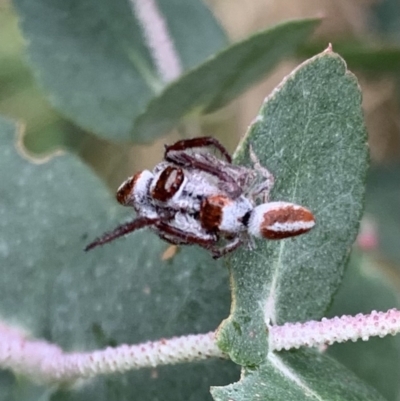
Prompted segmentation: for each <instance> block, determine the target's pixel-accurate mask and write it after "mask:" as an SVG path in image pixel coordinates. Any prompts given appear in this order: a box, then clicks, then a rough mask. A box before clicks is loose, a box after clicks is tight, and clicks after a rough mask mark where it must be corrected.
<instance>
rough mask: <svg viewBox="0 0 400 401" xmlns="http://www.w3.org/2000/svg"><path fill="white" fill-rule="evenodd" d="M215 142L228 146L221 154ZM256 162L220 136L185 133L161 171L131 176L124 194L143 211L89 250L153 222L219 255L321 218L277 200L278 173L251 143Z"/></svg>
mask: <svg viewBox="0 0 400 401" xmlns="http://www.w3.org/2000/svg"><path fill="white" fill-rule="evenodd" d="M211 149H214V150H216V151H218V152H219V153H220V156H216V155H215V154H214V153H213V152H212V151H211ZM250 156H251V160H252V162H253V168H248V167H244V166H237V165H234V164H232V160H231V156H230V155H229V153H228V152H227V150H226V149H225V148H224V147H223V146H222V145H221V144H220V143H219V142H218V141H217V140H216V139H214V138H211V137H200V138H193V139H185V140H181V141H178V142H176V143H175V144H173V145H170V146H166V147H165V153H164V160H163V161H162V162H161V163H159V164H157V165H156V166H155V168H154V169H153V171H149V170H144V171H141V172H138V173H136V174H135V175H134V176H132V177H129V178H128V179H127V180H126V181H125V182H123V183H122V185H121V186H120V187H119V189H118V191H117V196H116V197H117V200H118V202H119V203H121V204H122V205H124V206H130V207H133V208H134V209H135V211H136V218H135V219H134V220H132V221H131V222H128V223H125V224H122V225H120V226H118V227H117V228H116V229H114V230H113V231H110V232H108V233H106V234H104V235H103V236H101V237H99V238H97V239H96V240H95V241H94V242H92V243H91V244H89V245H88V246H87V247H86V250H89V249H92V248H94V247H96V246H99V245H103V244H105V243H108V242H111V241H113V240H114V239H116V238H118V237H121V236H124V235H126V234H128V233H130V232H133V231H136V230H139V229H142V228H145V227H150V228H151V229H152V230H153V231H155V232H156V233H157V234H158V236H159V237H160V238H162V239H164V240H165V241H167V242H170V243H172V244H177V245H199V246H201V247H203V248H205V249H207V250H208V251H210V252H211V254H212V256H213V257H214V258H219V257H221V256H224V255H226V254H227V253H229V252H232V251H234V250H235V249H237V248H238V247H240V246H241V245H247V246H248V247H250V248H251V247H252V244H253V237H261V238H266V239H283V238H288V237H293V236H296V235H300V234H303V233H305V232H307V231H309V230H310V229H311V228H312V227H313V226H314V224H315V219H314V216H313V214H312V213H311V212H310V211H309V210H308V209H306V208H305V207H303V206H299V205H296V204H293V203H289V202H269V193H270V190H271V188H272V185H273V183H274V177H273V175H272V174H271V173H270V172H269V171H268V170H267V169H266V168H265V167H263V166H261V165H260V163H259V161H258V159H257V157H256V155H255V153H254V151H253V149H252V148H251V147H250Z"/></svg>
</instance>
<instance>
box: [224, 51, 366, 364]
mask: <svg viewBox="0 0 400 401" xmlns="http://www.w3.org/2000/svg"><path fill="white" fill-rule="evenodd" d="M250 145H251V146H252V147H253V149H254V151H255V152H256V154H257V156H258V157H259V158H260V162H261V164H262V165H264V166H266V167H268V169H270V171H271V172H272V173H273V174H274V176H275V186H274V188H273V191H272V194H271V200H279V201H289V202H293V203H296V204H299V205H303V206H305V207H307V208H309V209H310V210H311V211H312V212H313V213H314V215H315V217H316V227H315V228H313V230H311V232H310V233H308V234H306V235H302V236H299V237H295V238H291V239H286V240H281V241H266V240H260V241H258V242H257V248H256V249H255V250H250V251H249V250H246V249H241V250H239V251H238V252H236V253H234V254H233V256H232V257H231V258H230V266H231V286H232V291H233V294H232V297H233V299H234V303H233V309H232V311H231V315H230V317H229V318H228V319H227V320H226V321H225V322H224V323H223V325H222V327H220V330H219V345H220V347H221V348H222V349H223V350H224V351H225V352H228V353H229V354H230V356H231V358H232V359H233V360H234V361H235V362H237V363H239V364H242V365H246V366H252V365H257V364H259V363H262V361H263V360H264V359H265V356H266V352H267V349H268V346H267V332H266V322H267V321H270V322H271V323H272V324H282V323H284V322H287V321H306V320H309V319H319V318H321V317H322V316H323V315H324V312H325V311H326V309H327V308H328V306H329V305H330V303H331V300H332V296H333V294H334V293H335V292H336V290H337V288H338V285H339V283H340V281H341V277H342V274H343V269H344V265H345V261H346V259H347V255H348V250H349V248H350V246H351V244H352V243H353V241H354V239H355V237H356V234H357V231H358V227H359V221H360V218H361V214H362V209H363V197H364V181H365V175H366V169H367V159H368V150H367V136H366V131H365V126H364V121H363V114H362V110H361V94H360V89H359V87H358V84H357V80H356V78H355V77H354V76H353V75H352V74H351V73H349V72H348V71H347V70H346V65H345V63H344V61H343V60H342V59H341V58H340V57H339V56H338V55H337V54H335V53H332V52H331V51H329V50H328V51H326V52H324V53H321V54H319V55H317V56H316V57H314V58H312V59H310V60H308V61H306V62H305V63H303V64H302V65H301V66H300V67H299V68H297V69H296V70H295V71H294V72H293V73H292V74H290V75H289V76H288V77H287V78H286V79H285V80H284V81H283V83H282V84H281V85H280V86H279V87H278V88H277V89H276V90H275V91H274V92H273V93H272V94H271V95H270V96H269V97H268V98H267V99H266V101H265V103H264V105H263V106H262V108H261V111H260V114H259V116H258V117H257V118H256V120H255V123H254V124H253V125H252V126H251V127H250V129H249V132H248V133H247V135H246V136H245V138H244V139H243V141H242V142H241V144H240V145H239V147H238V150H237V152H236V155H235V160H236V162H237V163H239V164H246V165H250V161H249V156H248V149H249V146H250Z"/></svg>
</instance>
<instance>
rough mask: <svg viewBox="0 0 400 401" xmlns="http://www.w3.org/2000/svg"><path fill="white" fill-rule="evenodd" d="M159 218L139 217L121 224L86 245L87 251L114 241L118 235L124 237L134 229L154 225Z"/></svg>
mask: <svg viewBox="0 0 400 401" xmlns="http://www.w3.org/2000/svg"><path fill="white" fill-rule="evenodd" d="M158 221H159V219H150V218H148V217H138V218H137V219H135V220H132V221H130V222H128V223H125V224H121V225H120V226H118V227H117V228H115V229H114V230H112V231H109V232H107V233H105V234H103V235H102V236H101V237H99V238H96V239H95V240H94V241H93V242H92V243H90V244H89V245H88V246H86V248H85V251H86V252H87V251H90V250H91V249H93V248H95V247H96V246H99V245H104V244H106V243H108V242H111V241H114V240H115V239H116V238H118V237H122V236H124V235H126V234H129V233H131V232H133V231H136V230H140V229H141V228H144V227H148V226H152V225H155V224H157V222H158Z"/></svg>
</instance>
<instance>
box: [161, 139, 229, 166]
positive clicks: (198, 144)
mask: <svg viewBox="0 0 400 401" xmlns="http://www.w3.org/2000/svg"><path fill="white" fill-rule="evenodd" d="M208 146H213V147H214V148H216V149H218V150H219V151H220V152H221V154H222V155H223V156H224V157H225V159H226V161H227V162H228V163H232V158H231V155H230V154H229V153H228V151H227V150H226V149H225V147H224V146H223V145H222V144H221V143H220V142H219V141H217V140H216V139H215V138H212V137H210V136H202V137H199V138H192V139H182V140H181V141H178V142H175V143H174V144H173V145H169V146H168V145H166V146H165V153H164V158H165V160H168V158H169V153H170V152H173V151H178V152H179V151H185V150H186V149H192V148H205V147H208Z"/></svg>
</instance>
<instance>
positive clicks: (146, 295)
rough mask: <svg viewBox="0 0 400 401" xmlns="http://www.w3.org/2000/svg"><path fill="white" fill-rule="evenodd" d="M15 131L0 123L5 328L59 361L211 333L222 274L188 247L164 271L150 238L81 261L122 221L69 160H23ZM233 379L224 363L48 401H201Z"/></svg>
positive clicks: (113, 381) (116, 382)
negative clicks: (51, 346)
mask: <svg viewBox="0 0 400 401" xmlns="http://www.w3.org/2000/svg"><path fill="white" fill-rule="evenodd" d="M14 132H15V126H14V125H13V124H11V123H8V122H6V121H5V120H4V119H0V173H1V176H2V179H1V180H0V199H1V202H0V216H1V218H0V277H1V280H0V294H1V296H0V315H1V320H2V321H3V320H4V321H6V322H8V323H9V324H12V325H17V326H20V327H22V328H24V329H25V330H26V331H28V333H31V334H32V335H33V336H34V337H37V338H44V339H46V340H48V341H50V342H54V343H56V344H58V345H60V346H61V347H62V348H63V349H64V350H66V351H71V350H74V351H75V350H81V351H84V350H93V349H100V348H104V347H106V346H108V345H110V346H114V345H116V344H123V343H128V344H135V343H139V342H144V341H148V340H156V339H160V338H163V337H172V336H174V335H182V334H189V333H204V332H207V331H210V330H214V329H215V327H216V326H217V325H218V324H219V322H220V321H221V319H222V318H223V317H224V316H226V315H227V313H228V309H229V289H228V282H227V272H226V271H225V269H223V268H222V267H221V264H218V263H216V262H214V261H213V260H212V258H211V256H210V255H209V254H208V253H207V252H205V251H202V250H200V249H198V248H196V247H186V248H182V249H179V251H178V253H177V254H176V255H175V256H174V257H173V258H172V259H169V260H167V261H162V260H161V259H162V255H163V253H164V251H165V249H166V248H167V247H168V245H167V244H166V243H164V242H163V241H161V240H160V239H159V238H158V237H157V236H156V235H155V234H153V233H151V232H150V231H149V230H143V231H141V232H137V233H134V234H132V235H130V236H128V237H127V238H126V239H120V240H119V241H116V242H115V243H113V244H109V245H108V246H104V247H103V248H99V249H96V250H93V251H91V252H89V253H85V252H84V251H83V248H84V246H85V245H87V244H88V242H90V241H91V240H92V239H94V238H95V237H96V236H98V235H100V234H102V233H103V232H104V231H105V230H107V229H110V228H113V227H115V226H116V225H117V224H118V223H120V222H122V221H124V220H125V219H127V218H129V219H131V218H133V214H132V212H131V210H128V209H126V208H122V207H120V206H119V205H118V204H117V202H116V201H115V200H114V199H113V198H112V197H111V196H110V194H109V193H108V192H107V191H106V189H105V188H104V186H103V184H102V183H101V181H100V180H99V179H98V178H97V177H95V176H94V175H93V174H92V172H91V171H90V170H89V169H88V168H87V167H86V166H85V165H84V164H83V163H82V162H80V160H79V159H78V158H76V157H74V156H72V155H68V154H66V155H63V156H60V157H55V158H53V159H52V160H51V161H49V162H48V163H45V164H40V165H35V164H32V163H31V162H29V161H27V160H24V159H22V158H21V157H20V156H19V155H18V154H17V152H16V150H15V148H14V143H13V142H14ZM236 376H237V367H236V366H235V365H234V364H232V363H230V362H228V361H205V362H203V363H197V364H194V365H193V368H190V369H188V367H187V366H184V365H181V366H177V367H174V368H171V367H163V368H160V369H157V370H155V371H150V370H148V369H146V370H143V371H141V372H129V373H126V374H119V375H116V376H115V377H102V378H98V379H96V380H93V381H91V382H90V384H88V385H86V386H83V387H81V388H80V389H79V390H74V391H73V392H69V391H67V392H62V393H61V392H60V394H59V393H57V395H54V396H53V397H52V401H53V400H54V401H55V400H58V399H62V400H64V401H65V400H66V399H71V400H74V401H76V400H77V399H82V400H86V401H91V400H96V401H102V400H110V399H121V398H126V399H133V398H137V397H139V396H140V399H142V400H150V399H154V398H160V399H161V398H163V399H166V400H169V399H171V400H172V399H174V400H175V399H177V398H179V397H182V396H183V397H184V398H189V397H190V398H191V399H193V400H204V398H205V397H206V396H207V395H208V388H209V386H210V385H211V384H215V383H217V382H218V383H219V384H223V383H228V382H229V380H233V379H234V378H235V377H236ZM155 377H157V379H155ZM0 379H1V380H2V381H1V383H2V382H3V379H2V376H0ZM6 379H7V376H6V377H5V379H4V380H6ZM10 386H14V383H12V382H11V383H10ZM193 388H196V391H195V392H194V393H193ZM2 391H4V392H5V393H6V392H7V389H4V390H3V388H2ZM121 394H123V397H122V395H121ZM166 394H168V396H167V395H166ZM58 397H60V398H58ZM0 399H1V398H0Z"/></svg>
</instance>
